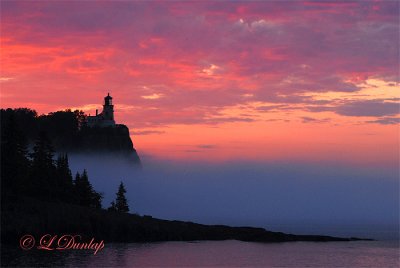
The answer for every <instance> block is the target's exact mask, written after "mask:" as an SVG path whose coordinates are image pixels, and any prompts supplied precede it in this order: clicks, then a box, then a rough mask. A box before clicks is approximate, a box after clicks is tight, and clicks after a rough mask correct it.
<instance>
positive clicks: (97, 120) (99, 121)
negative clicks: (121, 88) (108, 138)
mask: <svg viewBox="0 0 400 268" xmlns="http://www.w3.org/2000/svg"><path fill="white" fill-rule="evenodd" d="M87 125H88V126H89V127H114V126H115V121H114V105H113V103H112V97H111V96H110V93H108V94H107V96H105V97H104V104H103V111H102V112H101V113H100V114H98V112H97V110H96V115H95V116H90V115H89V116H88V117H87Z"/></svg>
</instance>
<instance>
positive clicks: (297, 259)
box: [2, 240, 400, 267]
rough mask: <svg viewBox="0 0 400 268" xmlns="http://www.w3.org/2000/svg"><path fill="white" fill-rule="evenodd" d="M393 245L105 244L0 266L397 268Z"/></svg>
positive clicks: (22, 257) (24, 255)
mask: <svg viewBox="0 0 400 268" xmlns="http://www.w3.org/2000/svg"><path fill="white" fill-rule="evenodd" d="M399 264H400V262H399V242H398V241H356V242H290V243H273V244H264V243H252V242H240V241H235V240H228V241H200V242H160V243H130V244H111V243H109V244H106V247H105V248H104V249H103V250H102V251H101V252H99V253H98V254H97V255H93V253H92V252H91V251H80V250H79V251H52V252H45V251H41V250H30V251H23V250H21V249H10V248H3V249H2V265H12V266H18V267H21V266H36V267H39V266H40V267H45V266H51V267H58V266H59V267H62V266H66V267H177V266H178V267H179V266H180V267H399Z"/></svg>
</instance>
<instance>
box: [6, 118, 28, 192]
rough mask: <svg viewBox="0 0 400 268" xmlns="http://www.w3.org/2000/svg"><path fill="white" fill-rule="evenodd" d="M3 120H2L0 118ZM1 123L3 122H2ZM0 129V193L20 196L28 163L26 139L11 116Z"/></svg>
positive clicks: (24, 183) (25, 181)
mask: <svg viewBox="0 0 400 268" xmlns="http://www.w3.org/2000/svg"><path fill="white" fill-rule="evenodd" d="M2 119H3V120H5V119H4V118H2ZM2 123H3V122H2ZM2 126H4V128H2V129H1V146H0V147H1V193H2V197H4V198H5V197H6V196H8V195H9V194H13V195H20V194H21V193H22V192H23V191H24V190H25V189H24V187H26V183H27V177H28V174H29V167H30V161H29V159H28V157H27V152H28V150H27V139H26V137H25V135H23V133H22V131H21V130H20V128H19V126H18V124H17V122H16V120H15V117H14V115H13V114H11V115H10V116H9V118H8V120H7V122H4V123H3V124H2Z"/></svg>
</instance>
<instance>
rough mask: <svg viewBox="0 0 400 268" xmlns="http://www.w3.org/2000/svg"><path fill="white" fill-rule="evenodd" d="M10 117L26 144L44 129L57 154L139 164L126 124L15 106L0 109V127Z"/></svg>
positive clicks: (78, 112) (66, 111)
mask: <svg viewBox="0 0 400 268" xmlns="http://www.w3.org/2000/svg"><path fill="white" fill-rule="evenodd" d="M11 117H12V118H13V120H14V121H15V123H16V125H18V128H19V131H20V132H21V135H23V136H24V137H25V138H26V139H27V144H28V147H32V145H33V143H34V141H35V140H36V139H37V138H38V136H39V134H40V133H41V132H44V133H46V135H47V137H48V138H49V139H50V141H51V143H52V146H53V149H54V150H55V151H56V152H57V153H84V154H91V153H93V154H112V155H115V156H119V157H121V158H124V159H127V160H129V161H130V162H131V163H132V164H134V165H137V166H140V165H141V163H140V157H139V155H138V153H137V152H136V149H135V148H134V146H133V143H132V140H131V137H130V134H129V129H128V127H127V126H126V125H123V124H109V125H101V124H100V123H99V124H93V123H92V124H91V125H89V123H88V119H87V118H88V117H89V116H87V115H86V114H85V113H83V112H82V111H78V110H75V111H71V110H65V111H57V112H52V113H49V114H47V115H38V114H37V112H36V111H35V110H31V109H28V108H18V109H1V119H2V120H1V127H2V129H5V128H6V127H7V122H8V121H9V119H10V118H11ZM99 122H101V121H99Z"/></svg>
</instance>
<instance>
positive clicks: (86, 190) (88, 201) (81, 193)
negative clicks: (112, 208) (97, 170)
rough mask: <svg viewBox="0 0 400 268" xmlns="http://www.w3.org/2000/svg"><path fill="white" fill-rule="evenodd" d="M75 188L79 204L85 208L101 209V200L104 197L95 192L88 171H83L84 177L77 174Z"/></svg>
mask: <svg viewBox="0 0 400 268" xmlns="http://www.w3.org/2000/svg"><path fill="white" fill-rule="evenodd" d="M74 186H75V193H76V198H77V203H78V204H79V205H81V206H85V207H93V208H101V200H102V199H103V196H102V194H101V193H98V192H96V191H95V190H93V187H92V185H91V184H90V182H89V178H88V175H87V172H86V169H84V170H83V173H82V175H80V174H79V173H77V175H76V178H75V182H74Z"/></svg>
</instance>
